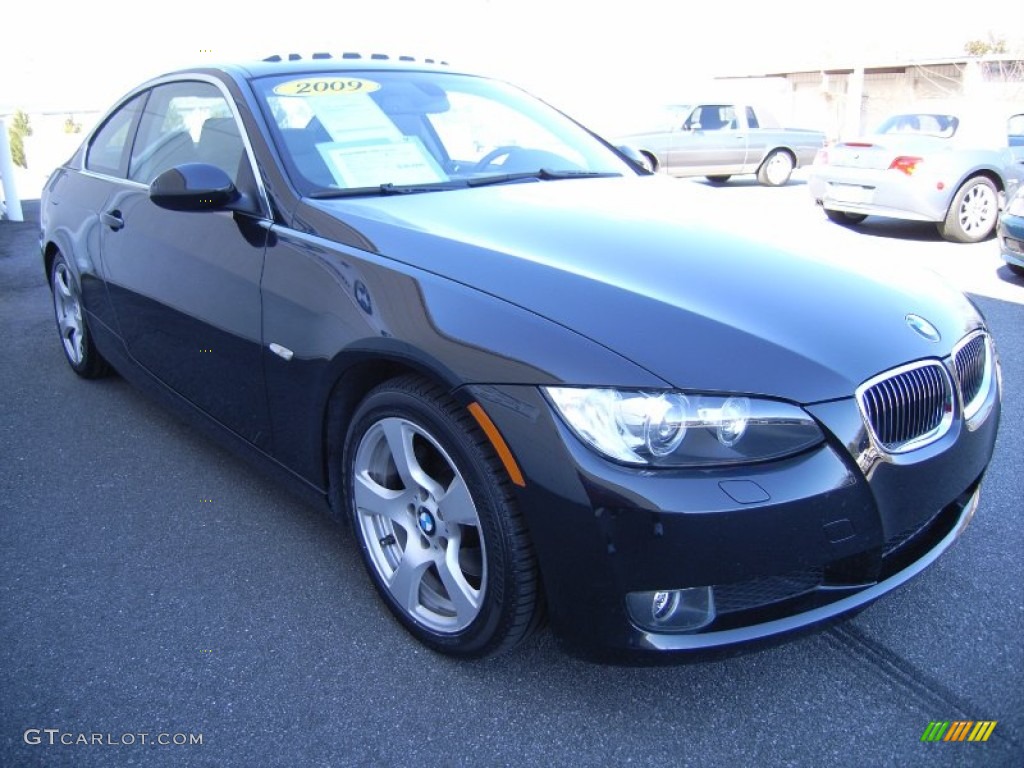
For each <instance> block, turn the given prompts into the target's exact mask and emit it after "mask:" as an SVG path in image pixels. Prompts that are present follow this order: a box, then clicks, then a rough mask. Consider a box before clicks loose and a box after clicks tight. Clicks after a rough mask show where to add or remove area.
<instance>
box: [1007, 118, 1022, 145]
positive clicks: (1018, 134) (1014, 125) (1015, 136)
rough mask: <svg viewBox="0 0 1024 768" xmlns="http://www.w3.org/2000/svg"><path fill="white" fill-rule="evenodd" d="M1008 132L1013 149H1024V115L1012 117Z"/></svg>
mask: <svg viewBox="0 0 1024 768" xmlns="http://www.w3.org/2000/svg"><path fill="white" fill-rule="evenodd" d="M1006 132H1007V134H1008V135H1007V138H1008V139H1009V143H1010V146H1011V147H1024V115H1014V116H1013V117H1011V118H1010V120H1009V123H1008V125H1007V131H1006Z"/></svg>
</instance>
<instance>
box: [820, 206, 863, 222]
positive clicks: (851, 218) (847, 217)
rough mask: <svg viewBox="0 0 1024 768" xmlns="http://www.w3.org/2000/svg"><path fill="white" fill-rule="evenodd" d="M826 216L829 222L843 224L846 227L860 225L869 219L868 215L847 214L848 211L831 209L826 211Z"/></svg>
mask: <svg viewBox="0 0 1024 768" xmlns="http://www.w3.org/2000/svg"><path fill="white" fill-rule="evenodd" d="M825 215H826V216H828V220H829V221H832V222H835V223H836V224H842V225H843V226H844V227H848V226H850V225H851V224H860V223H861V222H862V221H864V219H866V218H867V217H868V215H867V214H866V213H847V212H846V211H834V210H832V209H831V208H826V209H825Z"/></svg>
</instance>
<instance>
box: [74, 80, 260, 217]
mask: <svg viewBox="0 0 1024 768" xmlns="http://www.w3.org/2000/svg"><path fill="white" fill-rule="evenodd" d="M188 82H200V83H207V84H209V85H212V86H214V87H215V88H217V90H218V91H220V94H221V96H223V97H224V100H225V101H226V102H227V105H228V108H229V109H230V110H231V116H232V117H234V118H235V126H236V127H237V128H238V135H239V136H241V137H242V144H243V145H244V147H245V154H246V157H248V158H249V167H250V168H251V169H252V175H253V178H254V179H255V180H256V188H257V190H258V192H259V195H258V199H257V201H256V203H257V205H258V206H259V207H260V212H259V216H260V217H261V218H263V219H266V220H267V221H270V220H272V216H271V213H270V211H271V207H270V197H269V196H268V195H267V188H266V186H265V185H264V183H263V176H261V175H260V172H259V166H258V164H257V162H256V153H255V151H254V150H253V148H252V142H251V141H250V140H249V133H248V131H246V130H245V124H244V123H243V122H242V116H241V114H240V113H239V111H238V105H237V104H236V103H235V99H234V97H233V96H232V95H231V92H230V91H229V90H228V88H227V86H226V85H224V83H223V81H221V80H219V79H218V78H216V77H211V76H210V75H203V74H199V73H178V74H174V75H164V76H163V77H158V78H155V79H153V80H150V81H148V82H146V83H144V84H143V85H140V86H138V87H137V88H134V89H133V90H131V91H129V92H128V93H126V94H125V95H124V97H122V98H121V99H119V100H118V102H117V104H115V105H114V106H113V107H112V108H111V109H109V110H108V111H107V113H106V114H105V115H103V117H102V118H101V119H100V120H99V122H98V123H97V124H96V128H95V129H93V130H92V131H91V132H90V133H89V135H88V137H87V138H86V139H85V141H84V142H83V144H84V145H85V153H84V154H83V156H82V167H81V168H80V169H79V172H80V173H84V174H88V175H90V176H92V177H94V178H98V179H104V180H108V181H115V182H118V183H122V184H129V185H131V186H134V187H141V188H143V189H149V185H148V184H142V183H141V182H138V181H135V180H133V179H129V178H127V177H122V176H111V175H110V174H106V173H100V172H98V171H90V170H88V169H86V167H85V158H86V157H87V156H88V154H89V148H90V147H91V146H92V141H93V139H94V138H95V137H96V133H97V132H98V131H99V128H100V127H101V126H103V125H105V124H106V122H107V120H109V119H110V116H111V115H113V114H114V112H116V111H117V110H118V109H120V108H121V107H122V106H124V105H125V104H127V103H128V102H129V101H131V100H132V99H134V98H135V97H136V96H138V95H139V94H140V93H143V92H144V91H151V90H152V89H154V88H156V87H158V86H161V85H167V84H170V83H188ZM138 129H139V125H138V123H136V125H135V131H136V133H137V132H138ZM135 138H136V136H135V134H133V135H132V144H133V145H134V143H135Z"/></svg>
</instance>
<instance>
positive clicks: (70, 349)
mask: <svg viewBox="0 0 1024 768" xmlns="http://www.w3.org/2000/svg"><path fill="white" fill-rule="evenodd" d="M50 290H51V292H52V294H53V314H54V317H55V319H56V320H57V333H58V334H59V335H60V340H61V345H62V347H63V349H64V358H65V359H66V360H67V361H68V365H70V366H71V370H73V371H74V372H75V373H77V374H78V375H79V376H81V377H82V378H84V379H98V378H100V377H101V376H105V375H107V374H108V373H109V372H110V366H109V365H108V364H107V361H106V360H104V359H103V357H102V356H101V355H100V353H99V352H98V351H97V350H96V346H95V345H94V344H93V341H92V335H91V334H90V333H89V327H88V325H87V324H86V320H85V311H84V310H83V309H82V290H81V288H80V287H79V285H78V280H77V279H76V277H75V275H74V273H72V271H71V268H70V267H68V264H67V261H65V259H64V256H63V255H62V254H61V253H60V252H58V253H57V255H56V256H55V257H54V259H53V264H52V266H51V267H50Z"/></svg>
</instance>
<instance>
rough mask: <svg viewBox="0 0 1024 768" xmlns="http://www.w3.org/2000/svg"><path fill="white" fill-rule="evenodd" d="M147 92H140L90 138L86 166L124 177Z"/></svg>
mask: <svg viewBox="0 0 1024 768" xmlns="http://www.w3.org/2000/svg"><path fill="white" fill-rule="evenodd" d="M144 101H145V94H139V95H138V96H136V97H135V98H134V99H132V100H131V101H129V102H128V103H127V104H125V105H124V106H122V107H121V108H119V109H118V110H117V111H116V112H114V113H113V114H112V115H111V116H110V117H109V118H107V120H106V122H105V123H103V125H102V127H101V128H100V129H99V130H98V131H96V133H95V134H94V135H93V137H92V140H91V141H90V142H89V149H88V151H87V152H86V155H85V168H86V170H89V171H93V172H94V173H102V174H104V175H106V176H117V177H119V178H124V177H125V176H126V175H127V171H128V152H129V151H130V150H131V139H132V137H133V136H134V134H135V125H136V123H137V121H138V116H139V113H140V112H141V111H142V104H143V102H144Z"/></svg>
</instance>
